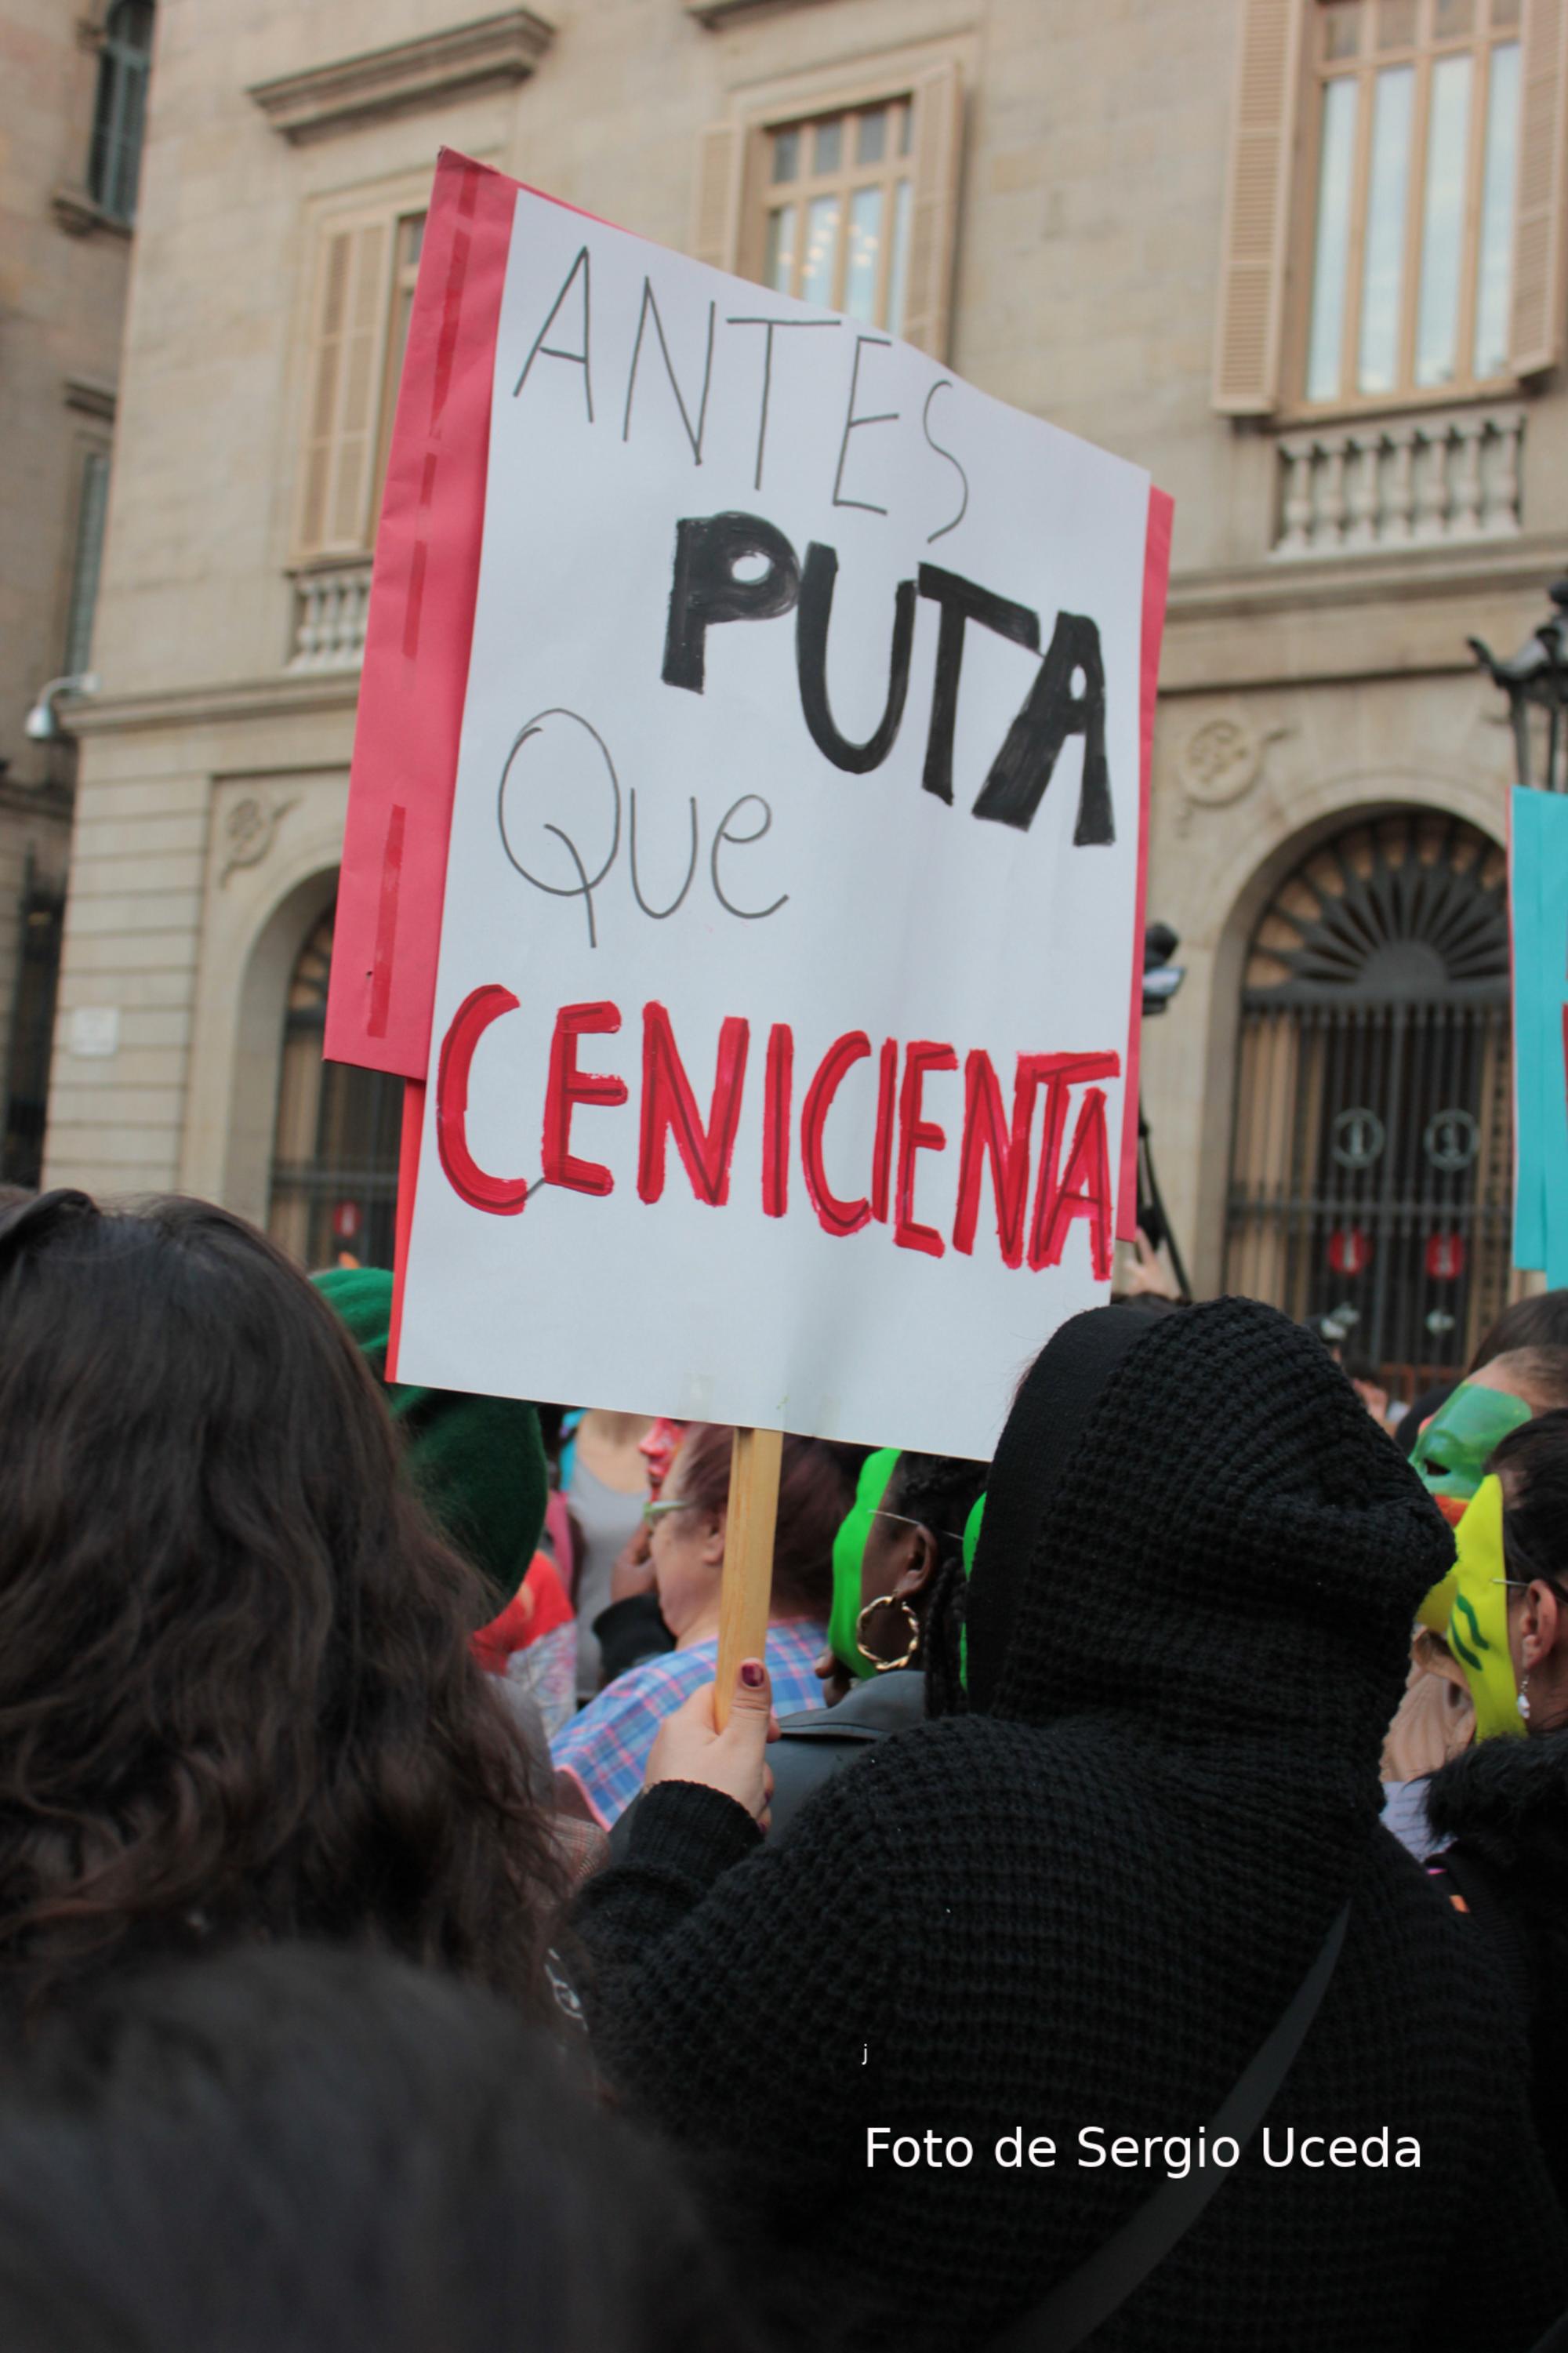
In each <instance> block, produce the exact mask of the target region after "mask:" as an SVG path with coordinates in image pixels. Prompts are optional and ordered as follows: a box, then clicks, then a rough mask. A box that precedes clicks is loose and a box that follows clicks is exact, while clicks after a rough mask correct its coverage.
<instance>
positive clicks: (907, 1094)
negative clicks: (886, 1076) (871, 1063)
mask: <svg viewBox="0 0 1568 2353" xmlns="http://www.w3.org/2000/svg"><path fill="white" fill-rule="evenodd" d="M957 1068H958V1056H957V1055H956V1054H955V1053H954V1052H953V1050H952V1047H951V1046H935V1045H932V1044H931V1040H930V1039H926V1038H921V1039H911V1040H910V1044H909V1045H908V1046H906V1047H905V1049H904V1084H903V1091H902V1094H901V1097H900V1103H899V1194H898V1210H899V1214H898V1222H897V1224H896V1225H895V1226H894V1228H893V1240H895V1241H896V1242H897V1243H898V1245H899V1248H900V1250H925V1251H926V1252H927V1253H928V1254H929V1255H930V1256H931V1258H941V1256H942V1252H943V1250H945V1249H946V1247H947V1246H946V1244H945V1243H944V1242H943V1240H942V1236H941V1235H940V1234H939V1233H938V1232H937V1229H936V1228H935V1227H934V1226H921V1225H917V1224H916V1223H915V1215H914V1208H915V1155H916V1154H917V1153H920V1152H942V1151H945V1149H946V1147H947V1130H946V1129H945V1128H943V1127H938V1126H937V1124H936V1123H935V1121H934V1120H929V1119H922V1118H921V1089H922V1088H923V1087H924V1085H925V1080H926V1073H927V1072H928V1071H956V1070H957Z"/></svg>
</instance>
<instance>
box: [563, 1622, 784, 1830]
mask: <svg viewBox="0 0 1568 2353" xmlns="http://www.w3.org/2000/svg"><path fill="white" fill-rule="evenodd" d="M826 1647H827V1629H826V1626H822V1625H818V1624H817V1622H816V1620H815V1619H811V1618H789V1619H784V1620H782V1621H781V1620H774V1622H773V1624H772V1625H771V1626H770V1627H769V1628H768V1644H767V1658H768V1672H769V1674H770V1675H772V1677H773V1713H774V1714H775V1715H789V1714H790V1713H791V1711H792V1710H793V1709H795V1708H802V1707H820V1706H821V1705H822V1683H821V1681H820V1679H819V1677H818V1675H817V1673H816V1661H817V1659H818V1658H819V1657H820V1656H821V1654H822V1652H823V1651H825V1650H826ZM718 1664H719V1641H718V1637H717V1636H714V1638H713V1639H712V1640H711V1641H707V1642H693V1643H692V1645H691V1648H690V1649H689V1651H666V1652H665V1654H664V1656H663V1657H662V1658H658V1659H643V1660H640V1661H639V1662H638V1663H637V1665H636V1666H635V1667H628V1668H627V1670H626V1673H625V1674H624V1675H617V1676H616V1680H615V1682H614V1683H610V1684H607V1685H606V1687H605V1690H603V1691H602V1692H601V1693H600V1694H599V1695H598V1697H597V1698H596V1699H592V1700H590V1701H589V1703H588V1704H587V1706H586V1707H585V1708H584V1709H583V1710H582V1711H581V1713H580V1714H579V1715H574V1717H573V1719H572V1721H571V1723H570V1724H569V1725H567V1726H566V1728H565V1730H564V1731H563V1732H559V1733H557V1734H556V1736H555V1738H554V1739H553V1740H552V1742H551V1744H550V1755H551V1759H552V1762H553V1764H554V1766H555V1768H556V1770H557V1771H558V1772H561V1773H569V1774H570V1775H571V1777H572V1778H573V1780H574V1781H575V1782H576V1784H577V1787H578V1788H580V1789H581V1790H582V1792H583V1795H584V1798H586V1799H587V1800H588V1804H589V1806H590V1808H591V1809H592V1811H593V1815H594V1820H595V1821H596V1822H599V1823H601V1824H602V1825H603V1827H604V1828H605V1830H608V1829H609V1828H610V1826H611V1824H612V1823H614V1822H615V1821H616V1820H618V1818H619V1817H620V1816H621V1815H622V1814H624V1813H625V1812H626V1808H627V1807H628V1806H629V1805H630V1804H631V1801H632V1799H634V1798H635V1797H636V1796H637V1791H638V1790H639V1789H640V1788H642V1777H643V1774H644V1772H645V1770H646V1769H647V1758H648V1751H649V1749H650V1748H651V1747H652V1746H653V1743H654V1735H655V1734H656V1733H657V1732H658V1727H659V1725H661V1724H662V1723H663V1721H664V1719H665V1717H666V1716H667V1715H674V1713H675V1711H676V1709H677V1708H678V1707H679V1705H680V1704H681V1702H682V1700H685V1699H689V1697H690V1695H691V1694H692V1693H693V1692H694V1691H700V1689H701V1687H702V1685H703V1684H704V1683H711V1682H712V1680H713V1676H714V1672H715V1670H716V1669H717V1667H718Z"/></svg>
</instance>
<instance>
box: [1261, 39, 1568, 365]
mask: <svg viewBox="0 0 1568 2353" xmlns="http://www.w3.org/2000/svg"><path fill="white" fill-rule="evenodd" d="M1564 7H1565V0H1531V5H1530V6H1529V7H1528V9H1527V6H1526V0H1311V5H1310V13H1309V22H1308V55H1309V59H1310V75H1309V90H1310V106H1309V109H1308V120H1307V125H1306V129H1307V139H1306V152H1307V153H1308V154H1309V155H1310V167H1309V185H1308V187H1307V189H1306V190H1305V192H1304V193H1305V195H1306V196H1307V197H1308V199H1309V201H1308V202H1307V203H1306V204H1305V205H1304V206H1303V207H1302V210H1303V215H1304V219H1303V224H1302V226H1303V228H1305V229H1310V242H1308V241H1306V240H1304V241H1303V244H1302V245H1301V247H1300V248H1299V250H1300V254H1301V259H1302V261H1303V283H1302V299H1301V301H1300V304H1298V305H1296V306H1294V307H1295V309H1296V311H1297V317H1296V322H1295V324H1296V329H1297V339H1298V342H1299V346H1300V356H1299V366H1298V367H1297V368H1296V369H1294V370H1293V373H1294V374H1296V375H1297V376H1298V381H1297V384H1296V385H1295V390H1296V392H1297V393H1298V395H1299V396H1300V399H1301V400H1302V401H1303V402H1304V403H1305V404H1306V405H1308V406H1319V405H1327V406H1334V407H1338V408H1355V407H1358V406H1359V407H1368V408H1374V407H1380V406H1381V407H1386V406H1388V405H1389V403H1390V401H1391V400H1397V401H1400V402H1402V403H1403V402H1405V401H1411V402H1416V403H1419V402H1421V401H1423V400H1424V399H1427V398H1431V399H1436V400H1448V399H1452V398H1453V397H1454V396H1456V395H1458V396H1464V395H1466V394H1471V393H1477V392H1484V391H1488V390H1491V389H1493V388H1496V387H1499V386H1500V385H1505V384H1507V383H1509V382H1510V380H1511V379H1512V377H1513V376H1514V375H1516V374H1518V373H1519V372H1520V371H1519V362H1518V357H1517V354H1518V353H1519V352H1520V350H1521V345H1524V344H1529V345H1531V346H1533V348H1534V350H1535V351H1536V353H1537V354H1539V353H1540V352H1541V351H1542V349H1543V348H1544V349H1547V350H1549V349H1550V346H1551V344H1552V341H1553V338H1554V334H1555V300H1554V296H1555V269H1556V251H1557V247H1558V217H1559V215H1560V213H1561V209H1562V189H1561V176H1560V175H1561V154H1560V150H1561V142H1562V123H1561V109H1562V92H1563V59H1562V27H1563V15H1564ZM1532 364H1534V365H1537V366H1543V365H1546V364H1549V360H1548V359H1545V358H1542V357H1540V356H1539V355H1538V356H1536V357H1535V358H1534V360H1533V362H1532Z"/></svg>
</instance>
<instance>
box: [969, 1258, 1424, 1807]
mask: <svg viewBox="0 0 1568 2353" xmlns="http://www.w3.org/2000/svg"><path fill="white" fill-rule="evenodd" d="M1452 1557H1453V1540H1452V1535H1451V1534H1450V1531H1449V1529H1448V1526H1447V1523H1446V1522H1445V1521H1444V1519H1443V1518H1442V1516H1441V1514H1439V1512H1438V1511H1437V1509H1436V1506H1435V1504H1433V1503H1432V1502H1431V1501H1430V1499H1429V1497H1428V1496H1427V1495H1426V1492H1425V1490H1424V1489H1423V1488H1422V1486H1421V1484H1420V1482H1419V1481H1418V1480H1417V1479H1416V1477H1415V1473H1414V1472H1412V1471H1411V1470H1410V1468H1409V1466H1408V1465H1407V1464H1406V1463H1405V1461H1404V1460H1403V1459H1402V1458H1401V1456H1400V1454H1399V1453H1398V1451H1397V1450H1396V1449H1395V1448H1394V1445H1393V1444H1392V1443H1391V1442H1390V1440H1388V1438H1387V1437H1386V1436H1385V1435H1384V1432H1383V1431H1382V1430H1379V1429H1378V1428H1377V1426H1376V1424H1375V1423H1374V1422H1373V1419H1372V1418H1371V1416H1370V1415H1369V1414H1368V1413H1367V1411H1366V1409H1365V1408H1364V1407H1363V1405H1362V1403H1361V1401H1360V1399H1359V1398H1357V1396H1356V1394H1355V1392H1354V1390H1353V1389H1352V1388H1351V1386H1350V1383H1349V1382H1348V1381H1347V1380H1346V1379H1345V1377H1344V1376H1343V1374H1342V1373H1341V1371H1340V1370H1339V1368H1338V1366H1335V1365H1334V1364H1333V1362H1332V1361H1331V1358H1330V1356H1328V1353H1327V1351H1326V1350H1325V1349H1324V1348H1323V1346H1322V1345H1321V1342H1320V1341H1319V1340H1318V1339H1317V1338H1316V1337H1315V1335H1312V1334H1311V1333H1310V1332H1308V1331H1305V1330H1304V1329H1302V1328H1301V1327H1300V1326H1299V1325H1297V1324H1292V1323H1290V1322H1289V1319H1288V1318H1287V1317H1285V1316H1283V1315H1281V1314H1278V1313H1277V1312H1276V1311H1275V1310H1274V1309H1272V1308H1268V1307H1264V1306H1261V1305H1259V1304H1258V1303H1257V1302H1255V1301H1251V1300H1245V1299H1220V1300H1215V1301H1212V1302H1210V1303H1207V1304H1205V1305H1204V1306H1200V1307H1193V1308H1188V1309H1185V1310H1184V1311H1183V1312H1182V1313H1181V1314H1174V1315H1168V1316H1163V1317H1152V1316H1147V1315H1142V1314H1139V1313H1138V1312H1137V1311H1136V1310H1132V1309H1127V1308H1101V1309H1097V1310H1095V1311H1094V1312H1092V1313H1091V1314H1087V1315H1081V1316H1078V1317H1075V1318H1074V1320H1073V1321H1072V1322H1071V1323H1070V1324H1067V1325H1066V1326H1065V1327H1064V1328H1063V1330H1062V1331H1061V1332H1059V1333H1058V1335H1056V1337H1055V1338H1054V1339H1053V1340H1052V1341H1051V1343H1050V1345H1049V1346H1048V1347H1047V1348H1046V1349H1045V1351H1044V1352H1043V1353H1042V1355H1041V1356H1040V1358H1039V1359H1038V1361H1037V1364H1036V1365H1035V1366H1034V1368H1033V1370H1032V1371H1031V1373H1030V1374H1029V1376H1028V1377H1027V1379H1026V1382H1025V1384H1024V1386H1023V1388H1021V1390H1020V1391H1019V1395H1018V1398H1017V1400H1016V1404H1015V1407H1014V1409H1013V1412H1012V1414H1011V1415H1010V1417H1009V1419H1008V1423H1007V1428H1006V1430H1005V1431H1004V1433H1003V1437H1002V1440H1001V1443H1000V1445H999V1447H998V1449H997V1453H996V1460H995V1463H994V1468H993V1472H992V1478H991V1484H990V1489H989V1492H988V1498H987V1503H986V1511H985V1522H984V1532H983V1535H982V1538H981V1543H980V1547H979V1551H978V1555H977V1557H976V1560H975V1566H974V1574H973V1580H972V1587H971V1593H970V1598H969V1609H968V1629H969V1630H968V1646H969V1690H970V1700H971V1705H972V1706H973V1708H975V1709H977V1710H988V1711H989V1712H990V1713H991V1714H992V1715H996V1716H1003V1717H1011V1718H1014V1719H1016V1720H1022V1721H1024V1722H1026V1723H1030V1724H1036V1725H1048V1724H1054V1723H1058V1722H1060V1721H1061V1720H1062V1719H1064V1718H1066V1717H1069V1716H1081V1715H1098V1716H1106V1715H1112V1716H1116V1717H1118V1718H1121V1719H1123V1720H1124V1722H1125V1724H1126V1725H1127V1727H1128V1729H1129V1730H1130V1732H1131V1733H1132V1734H1133V1735H1134V1736H1136V1737H1138V1738H1140V1739H1142V1740H1145V1741H1148V1740H1153V1741H1158V1742H1162V1743H1165V1744H1174V1745H1177V1746H1182V1747H1186V1748H1198V1747H1205V1748H1212V1747H1214V1746H1220V1747H1223V1746H1225V1745H1226V1744H1227V1743H1230V1742H1234V1741H1235V1740H1237V1738H1252V1739H1256V1738H1258V1737H1265V1738H1269V1739H1274V1740H1277V1741H1284V1742H1285V1743H1287V1744H1288V1745H1289V1746H1292V1747H1293V1748H1294V1750H1295V1751H1296V1753H1297V1755H1298V1757H1301V1758H1306V1757H1333V1758H1335V1759H1336V1760H1337V1761H1338V1762H1340V1763H1342V1764H1343V1765H1344V1766H1346V1767H1353V1770H1354V1772H1355V1775H1356V1777H1357V1780H1358V1782H1359V1784H1360V1788H1361V1792H1362V1795H1363V1797H1365V1795H1366V1793H1367V1792H1369V1791H1370V1792H1371V1795H1372V1800H1373V1802H1375V1771H1376V1762H1377V1757H1378V1754H1379V1751H1380V1748H1381V1745H1382V1741H1383V1737H1384V1731H1385V1729H1386V1727H1387V1724H1388V1721H1389V1718H1390V1716H1391V1715H1393V1713H1394V1708H1395V1707H1396V1706H1397V1704H1398V1701H1399V1696H1400V1693H1401V1690H1402V1688H1403V1686H1404V1682H1405V1672H1406V1669H1407V1666H1408V1659H1409V1643H1410V1630H1411V1621H1412V1619H1413V1617H1414V1613H1415V1607H1416V1604H1417V1603H1418V1602H1419V1601H1420V1599H1421V1598H1422V1597H1423V1595H1424V1594H1426V1592H1427V1591H1428V1590H1429V1588H1431V1587H1432V1586H1433V1585H1434V1584H1436V1581H1437V1580H1438V1578H1439V1577H1442V1576H1443V1575H1444V1574H1445V1573H1446V1571H1447V1567H1448V1566H1449V1564H1450V1562H1451V1560H1452ZM1020 1570H1022V1573H1021V1574H1020V1573H1019V1572H1020Z"/></svg>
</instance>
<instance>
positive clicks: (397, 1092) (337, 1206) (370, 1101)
mask: <svg viewBox="0 0 1568 2353" xmlns="http://www.w3.org/2000/svg"><path fill="white" fill-rule="evenodd" d="M335 913H336V910H335V908H331V907H329V908H328V910H327V912H326V913H325V914H324V915H323V916H322V917H321V920H320V922H319V923H317V924H316V926H315V928H314V930H313V931H312V932H311V933H310V937H309V938H308V939H307V940H306V942H305V944H304V946H303V947H302V948H301V949H300V954H299V956H298V958H297V959H296V961H295V965H294V971H293V976H292V978H291V979H290V981H289V999H288V1007H287V1009H286V1011H285V1013H284V1016H283V1058H282V1067H281V1071H280V1073H279V1086H278V1119H277V1124H276V1127H275V1129H274V1131H273V1147H272V1180H271V1187H270V1194H269V1199H268V1217H267V1228H268V1232H269V1233H270V1234H271V1236H272V1239H273V1240H274V1241H276V1242H279V1243H280V1244H281V1245H282V1247H283V1248H284V1249H285V1250H288V1251H289V1252H290V1253H291V1254H292V1256H293V1257H295V1258H297V1259H298V1260H300V1262H301V1264H302V1265H304V1266H307V1267H310V1268H312V1269H314V1268H320V1267H324V1266H332V1265H335V1264H336V1263H337V1261H338V1260H339V1258H340V1257H342V1256H344V1255H346V1256H348V1257H351V1258H353V1259H357V1260H358V1261H359V1263H360V1264H361V1265H362V1266H390V1265H391V1264H392V1248H393V1234H394V1228H395V1222H396V1216H397V1151H398V1139H399V1134H400V1132H401V1127H402V1119H403V1082H402V1080H401V1079H394V1078H388V1077H387V1076H386V1075H385V1074H384V1072H382V1071H358V1070H351V1069H350V1068H349V1067H348V1065H347V1064H345V1063H342V1062H324V1061H323V1060H321V1039H322V1035H323V1032H324V1030H325V1028H326V1020H327V979H328V976H329V974H330V973H331V963H332V922H333V917H334V914H335Z"/></svg>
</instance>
